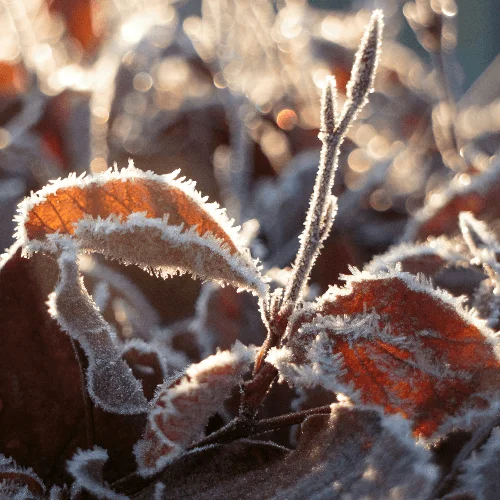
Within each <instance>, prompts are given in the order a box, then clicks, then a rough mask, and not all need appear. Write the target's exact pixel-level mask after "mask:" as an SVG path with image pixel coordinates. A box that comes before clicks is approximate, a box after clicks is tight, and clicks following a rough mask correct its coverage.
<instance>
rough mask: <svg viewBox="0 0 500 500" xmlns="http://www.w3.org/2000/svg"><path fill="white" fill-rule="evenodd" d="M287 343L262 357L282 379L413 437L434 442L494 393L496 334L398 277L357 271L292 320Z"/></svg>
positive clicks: (446, 298) (456, 304) (447, 299)
mask: <svg viewBox="0 0 500 500" xmlns="http://www.w3.org/2000/svg"><path fill="white" fill-rule="evenodd" d="M288 335H289V338H288V343H287V345H285V347H283V348H281V349H273V350H271V351H270V354H269V355H268V358H267V361H268V362H271V363H272V364H273V365H275V366H276V367H277V368H278V369H279V371H280V373H281V376H282V377H284V378H285V379H287V380H289V381H290V382H291V383H292V384H296V385H299V386H306V387H307V386H316V385H320V386H323V387H325V388H326V389H329V390H331V391H333V392H340V393H343V394H346V395H347V396H348V397H350V398H352V399H354V400H357V401H361V402H363V403H365V404H375V405H378V406H380V407H382V408H384V410H385V411H386V412H388V413H400V414H402V415H404V416H405V417H406V418H409V419H411V420H413V422H414V432H415V434H416V435H420V436H424V437H431V436H433V437H435V436H436V433H437V432H438V431H439V428H440V426H441V425H443V424H445V423H446V421H447V419H449V418H450V417H451V416H455V415H459V414H461V412H462V411H464V410H466V409H468V408H480V407H482V406H484V405H486V404H487V402H486V401H487V400H488V398H490V397H492V396H494V395H495V394H497V393H498V389H499V388H500V362H499V360H498V358H497V352H498V348H499V345H498V339H497V336H496V335H494V333H493V332H492V331H491V330H489V329H488V328H486V327H485V325H484V322H482V321H480V320H478V319H476V318H475V317H474V316H472V314H470V313H469V312H467V311H465V310H464V309H463V307H462V305H461V303H460V300H458V299H456V298H454V297H452V296H451V295H449V294H447V293H446V292H443V291H435V290H434V289H432V288H431V287H430V286H429V285H428V284H427V283H425V282H422V281H418V280H417V279H416V278H415V277H414V276H412V275H410V274H407V273H398V272H395V271H393V272H391V273H386V274H370V273H368V272H364V273H359V272H357V273H356V274H354V275H353V276H350V277H348V278H347V286H346V287H345V288H341V289H339V288H337V287H334V288H331V289H330V290H329V291H328V292H327V293H326V294H325V295H323V296H322V297H321V298H320V299H319V300H318V302H317V303H316V304H315V305H314V307H313V306H310V307H307V308H305V309H304V310H303V311H302V312H301V313H299V314H298V316H297V317H296V318H295V322H294V324H293V327H292V329H291V331H290V332H289V334H288Z"/></svg>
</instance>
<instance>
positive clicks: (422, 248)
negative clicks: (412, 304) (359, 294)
mask: <svg viewBox="0 0 500 500" xmlns="http://www.w3.org/2000/svg"><path fill="white" fill-rule="evenodd" d="M465 260H466V259H465V257H464V256H463V255H462V253H461V252H460V250H459V248H457V244H456V243H454V242H452V241H450V240H448V239H447V238H445V237H443V238H435V239H429V240H427V241H425V242H424V243H418V244H411V243H401V244H399V245H396V246H394V247H392V248H390V249H389V250H388V251H387V252H385V253H383V254H381V255H377V256H376V257H374V258H373V259H372V260H371V261H370V262H369V263H368V264H367V265H366V266H365V270H366V271H368V272H370V273H378V272H387V271H390V270H393V269H394V268H395V267H396V266H397V265H398V264H399V265H400V266H401V268H400V269H401V270H402V271H405V272H407V273H411V274H418V273H422V274H424V275H425V276H426V277H428V278H430V277H432V276H435V275H436V274H437V273H439V272H440V271H441V270H442V269H443V268H444V267H445V266H449V265H453V264H458V263H460V262H462V263H463V262H465Z"/></svg>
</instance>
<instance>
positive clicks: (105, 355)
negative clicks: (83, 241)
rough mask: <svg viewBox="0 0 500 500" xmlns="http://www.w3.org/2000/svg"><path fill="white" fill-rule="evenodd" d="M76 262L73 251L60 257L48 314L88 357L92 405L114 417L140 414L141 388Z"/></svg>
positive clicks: (88, 379) (67, 251)
mask: <svg viewBox="0 0 500 500" xmlns="http://www.w3.org/2000/svg"><path fill="white" fill-rule="evenodd" d="M76 258H77V257H76V252H75V251H74V250H73V249H69V250H64V251H63V252H62V253H61V256H60V257H59V261H58V262H59V268H60V280H59V282H58V284H57V286H56V288H55V291H54V292H53V293H52V294H51V295H50V297H49V312H50V314H51V315H52V317H53V318H54V319H56V320H57V322H58V323H59V325H60V326H61V328H62V329H63V330H65V331H66V332H67V333H68V334H69V335H70V337H71V338H72V339H74V340H76V341H78V342H79V344H80V345H81V347H82V348H83V350H84V351H85V354H86V355H87V358H88V368H87V387H88V391H89V395H90V397H91V398H92V401H93V402H94V403H95V404H96V405H97V406H100V407H101V408H103V409H105V410H107V411H110V412H113V413H123V414H136V413H143V412H145V411H146V406H147V402H146V399H145V397H144V394H143V392H142V387H141V384H140V382H139V381H138V380H137V379H135V378H134V376H133V374H132V371H131V370H130V368H129V366H128V365H127V364H126V363H125V361H124V360H123V359H122V358H121V355H120V352H119V350H118V348H117V346H116V344H115V340H114V337H115V334H114V332H113V331H112V330H111V328H110V326H109V324H108V323H106V321H105V320H104V318H103V317H102V316H101V313H100V312H99V310H98V309H97V307H96V305H95V303H94V302H93V300H92V298H91V297H90V295H89V294H88V292H87V290H86V289H85V286H84V284H83V280H82V278H81V276H80V273H79V270H78V265H77V263H76Z"/></svg>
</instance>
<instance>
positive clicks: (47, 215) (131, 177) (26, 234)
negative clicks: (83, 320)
mask: <svg viewBox="0 0 500 500" xmlns="http://www.w3.org/2000/svg"><path fill="white" fill-rule="evenodd" d="M176 176H177V172H175V173H173V174H168V175H156V174H154V173H152V172H143V171H142V170H138V169H136V168H135V167H134V166H133V165H132V164H131V165H129V167H128V168H126V169H122V170H121V171H118V170H115V171H111V170H108V171H107V172H104V173H102V174H97V175H93V176H87V177H85V176H80V177H76V176H75V175H70V176H69V177H68V178H66V179H63V180H58V181H55V182H54V183H53V184H51V185H48V186H46V187H45V188H43V189H41V190H40V191H38V192H37V193H35V194H34V195H32V196H31V197H30V198H27V199H26V200H25V201H24V202H23V203H22V204H21V205H20V207H19V216H18V218H17V220H18V229H17V238H18V240H20V241H21V242H22V244H23V246H24V249H25V252H26V253H28V254H29V253H31V252H33V251H39V250H41V251H45V252H51V251H54V249H55V248H54V247H55V246H56V245H55V244H54V237H53V236H52V237H51V235H54V234H59V235H60V234H66V235H70V236H72V237H73V238H74V239H75V240H76V241H77V242H78V244H79V246H80V247H81V248H82V249H83V250H84V251H88V252H99V253H102V254H104V255H106V256H107V257H110V258H113V259H117V260H119V261H121V262H123V263H125V264H135V265H138V266H140V267H143V268H145V269H148V270H152V271H154V272H155V273H157V274H159V275H161V276H163V277H166V276H169V275H171V274H175V273H177V272H179V273H184V272H190V273H191V274H193V275H194V276H199V277H201V278H204V279H205V278H207V279H211V280H215V281H218V282H220V283H230V284H233V285H235V286H238V287H241V288H243V289H247V290H250V291H252V292H254V293H257V294H258V295H260V296H263V295H264V294H265V291H266V285H265V283H264V281H263V279H262V277H261V275H260V271H259V269H258V267H257V266H256V264H255V263H254V262H253V260H252V259H251V257H250V255H249V253H248V250H247V249H246V248H244V246H243V245H241V244H240V243H239V241H238V233H237V231H236V229H235V228H233V227H232V225H231V222H230V221H229V219H228V218H227V217H226V215H225V213H224V211H223V210H220V209H218V206H217V204H209V203H207V202H206V199H205V198H203V197H202V196H201V195H200V194H199V193H198V192H197V191H196V190H195V189H194V183H193V182H190V181H183V180H182V179H176ZM55 238H56V239H57V237H55Z"/></svg>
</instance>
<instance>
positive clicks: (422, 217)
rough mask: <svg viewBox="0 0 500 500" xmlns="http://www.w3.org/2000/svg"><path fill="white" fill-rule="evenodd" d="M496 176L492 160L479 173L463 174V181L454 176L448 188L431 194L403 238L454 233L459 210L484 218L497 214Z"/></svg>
mask: <svg viewBox="0 0 500 500" xmlns="http://www.w3.org/2000/svg"><path fill="white" fill-rule="evenodd" d="M465 175H467V174H465ZM499 178H500V162H496V163H493V164H492V165H491V166H490V168H489V170H487V171H485V172H483V173H481V174H477V175H476V176H474V177H472V178H470V177H467V182H465V183H463V182H462V181H463V177H462V176H461V175H460V176H458V177H457V178H456V179H454V181H453V182H452V184H451V186H450V187H449V188H448V189H446V190H445V191H443V192H442V193H440V194H439V195H437V194H436V196H433V197H432V198H431V200H432V202H429V203H428V204H427V205H425V206H424V208H423V209H422V210H421V211H419V212H418V213H417V214H416V215H415V218H414V219H413V220H412V221H411V222H410V223H409V224H408V227H407V229H406V234H405V237H404V238H405V240H406V241H423V240H425V239H426V238H427V237H429V236H441V235H443V234H448V235H451V234H454V233H456V232H457V231H458V223H459V221H458V216H459V214H460V212H471V213H472V214H473V215H474V216H476V217H479V218H480V219H486V220H490V219H493V218H495V217H498V215H499V213H498V203H497V200H498V197H499V195H500V182H499Z"/></svg>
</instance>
